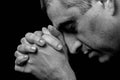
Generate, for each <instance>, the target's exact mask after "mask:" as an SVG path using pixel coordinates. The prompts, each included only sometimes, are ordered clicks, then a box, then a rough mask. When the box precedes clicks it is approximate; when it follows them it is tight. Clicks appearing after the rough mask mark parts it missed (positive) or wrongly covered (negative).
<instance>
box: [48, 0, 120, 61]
mask: <svg viewBox="0 0 120 80" xmlns="http://www.w3.org/2000/svg"><path fill="white" fill-rule="evenodd" d="M60 1H62V0H53V1H51V4H50V5H49V7H48V10H47V13H48V16H49V18H50V19H51V21H52V22H53V24H54V26H55V27H57V28H58V30H60V31H61V33H62V34H63V35H64V38H65V41H66V44H67V46H68V48H69V50H70V51H71V52H73V53H74V52H75V50H76V49H77V48H78V47H80V46H81V44H82V46H84V47H82V48H81V50H82V51H83V53H85V52H86V51H87V53H89V57H92V56H94V55H98V56H99V61H101V62H104V61H105V60H108V59H109V57H110V56H112V55H115V54H116V53H118V52H119V49H120V26H119V25H120V22H119V21H120V20H119V19H120V16H119V12H118V13H116V15H115V16H113V14H114V13H115V7H114V5H115V2H113V1H110V0H107V1H106V2H104V8H103V4H102V3H101V2H100V1H95V0H93V2H91V5H92V7H90V8H89V9H88V10H87V11H86V12H82V9H86V8H88V6H87V7H86V6H85V8H81V6H80V8H78V7H70V8H65V7H64V6H63V5H62V4H61V2H60ZM71 1H74V0H71ZM91 1H92V0H91ZM117 1H118V2H117V3H118V4H117V5H120V4H119V3H120V1H119V0H117ZM80 5H85V3H83V4H80ZM108 5H109V6H108ZM118 9H119V8H118ZM118 11H119V10H118ZM73 30H74V31H73ZM71 45H72V46H71ZM89 51H91V52H89Z"/></svg>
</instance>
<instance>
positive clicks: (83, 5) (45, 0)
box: [40, 0, 92, 14]
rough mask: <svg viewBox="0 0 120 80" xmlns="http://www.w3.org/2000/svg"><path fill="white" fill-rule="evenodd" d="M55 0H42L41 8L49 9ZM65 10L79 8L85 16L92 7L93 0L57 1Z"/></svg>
mask: <svg viewBox="0 0 120 80" xmlns="http://www.w3.org/2000/svg"><path fill="white" fill-rule="evenodd" d="M54 1H55V0H40V4H41V8H42V9H47V8H48V7H49V4H50V3H51V2H54ZM57 1H58V2H59V3H60V4H61V5H62V6H63V7H64V8H66V9H68V8H71V7H78V8H79V9H80V11H81V12H82V13H81V14H84V13H85V12H86V11H87V10H88V9H89V8H90V7H91V1H92V0H57Z"/></svg>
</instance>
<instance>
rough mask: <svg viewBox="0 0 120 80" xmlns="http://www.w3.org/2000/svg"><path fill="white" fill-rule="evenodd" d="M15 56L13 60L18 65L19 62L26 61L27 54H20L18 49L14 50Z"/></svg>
mask: <svg viewBox="0 0 120 80" xmlns="http://www.w3.org/2000/svg"><path fill="white" fill-rule="evenodd" d="M15 57H16V60H15V64H16V65H20V64H21V63H23V62H25V61H27V60H28V58H29V57H28V55H25V54H22V53H20V52H18V51H16V52H15Z"/></svg>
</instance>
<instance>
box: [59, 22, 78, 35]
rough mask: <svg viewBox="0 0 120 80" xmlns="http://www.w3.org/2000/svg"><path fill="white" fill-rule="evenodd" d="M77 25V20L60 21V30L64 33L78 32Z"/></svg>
mask: <svg viewBox="0 0 120 80" xmlns="http://www.w3.org/2000/svg"><path fill="white" fill-rule="evenodd" d="M76 26H77V24H76V21H75V20H68V21H65V22H63V23H60V24H59V26H58V30H59V31H60V32H64V33H70V34H77V31H76Z"/></svg>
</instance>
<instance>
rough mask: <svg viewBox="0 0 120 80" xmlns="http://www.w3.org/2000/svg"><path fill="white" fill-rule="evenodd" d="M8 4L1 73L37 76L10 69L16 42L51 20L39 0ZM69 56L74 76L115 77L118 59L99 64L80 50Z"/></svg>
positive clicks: (20, 79) (17, 79)
mask: <svg viewBox="0 0 120 80" xmlns="http://www.w3.org/2000/svg"><path fill="white" fill-rule="evenodd" d="M8 4H9V5H7V6H8V7H7V8H8V9H9V10H8V11H7V18H6V19H7V21H6V24H7V26H5V27H4V28H5V32H4V33H5V39H6V38H7V39H6V40H7V41H6V42H5V50H4V51H5V52H4V53H5V57H4V58H3V61H2V62H3V63H4V65H3V67H4V66H5V67H6V68H5V70H6V71H3V73H5V78H7V79H11V80H37V79H36V78H35V77H34V76H32V75H31V74H25V73H21V72H16V71H15V70H14V61H15V57H14V52H15V51H16V48H17V46H18V45H19V44H20V39H21V38H22V37H24V36H25V34H26V33H27V32H34V31H37V30H41V27H46V26H47V25H49V24H51V22H50V21H49V19H48V16H47V15H46V13H44V12H43V11H42V10H41V9H40V1H39V0H20V1H17V0H16V1H13V2H10V3H8ZM3 40H4V39H3ZM6 51H7V52H6ZM69 56H70V63H71V65H72V68H73V70H74V71H75V73H76V76H77V78H78V79H77V80H81V79H83V80H84V79H99V78H100V79H103V78H109V77H114V79H115V78H117V77H119V76H118V75H119V70H120V66H119V64H120V61H118V60H116V61H111V62H109V63H105V64H100V63H99V62H98V61H97V59H96V58H94V59H89V58H88V57H87V55H83V54H82V53H80V54H79V55H77V54H75V55H69ZM119 60H120V59H119ZM6 75H7V77H6ZM113 75H114V76H113ZM3 80H5V79H3Z"/></svg>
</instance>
